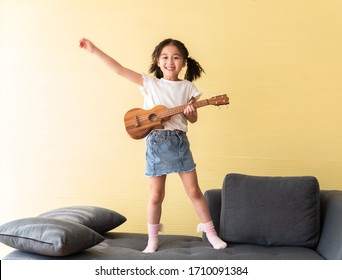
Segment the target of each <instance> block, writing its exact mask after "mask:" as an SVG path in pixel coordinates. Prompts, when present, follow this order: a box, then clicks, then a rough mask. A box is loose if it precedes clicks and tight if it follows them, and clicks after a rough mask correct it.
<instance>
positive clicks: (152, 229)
mask: <svg viewBox="0 0 342 280" xmlns="http://www.w3.org/2000/svg"><path fill="white" fill-rule="evenodd" d="M147 229H148V242H147V247H146V248H145V250H144V251H143V253H154V252H155V251H157V250H158V232H159V231H162V230H163V225H162V224H147Z"/></svg>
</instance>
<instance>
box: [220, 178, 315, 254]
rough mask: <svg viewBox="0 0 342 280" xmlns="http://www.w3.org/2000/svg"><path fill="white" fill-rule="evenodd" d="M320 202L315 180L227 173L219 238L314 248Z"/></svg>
mask: <svg viewBox="0 0 342 280" xmlns="http://www.w3.org/2000/svg"><path fill="white" fill-rule="evenodd" d="M319 201H320V200H319V184H318V181H317V179H316V178H314V177H310V176H303V177H263V176H249V175H242V174H228V175H227V176H226V177H225V180H224V183H223V189H222V207H221V218H220V236H221V238H223V239H224V240H225V241H227V242H231V243H250V244H258V245H293V246H304V247H311V248H314V247H316V246H317V244H318V240H319V234H320V205H319Z"/></svg>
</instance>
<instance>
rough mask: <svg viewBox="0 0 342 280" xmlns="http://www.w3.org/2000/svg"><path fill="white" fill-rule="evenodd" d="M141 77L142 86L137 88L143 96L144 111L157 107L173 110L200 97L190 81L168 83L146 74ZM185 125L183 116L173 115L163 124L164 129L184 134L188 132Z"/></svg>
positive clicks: (185, 120)
mask: <svg viewBox="0 0 342 280" xmlns="http://www.w3.org/2000/svg"><path fill="white" fill-rule="evenodd" d="M142 75H143V79H144V86H143V87H139V88H140V91H141V93H142V94H143V96H144V109H145V110H149V109H152V108H153V107H155V106H157V105H164V106H166V107H167V108H173V107H177V106H181V105H185V104H187V103H188V102H189V100H190V99H191V98H193V97H194V98H196V99H198V98H199V97H200V96H201V93H200V92H199V91H198V89H197V88H196V86H195V85H194V84H193V83H191V82H190V81H187V80H182V81H169V80H165V79H163V78H161V79H158V78H156V77H154V76H150V75H146V74H142ZM187 124H188V122H187V119H186V118H185V117H184V115H183V114H177V115H174V116H172V117H171V119H170V120H169V121H166V122H164V123H163V125H164V129H167V130H175V129H179V130H182V131H185V132H187V130H188V125H187Z"/></svg>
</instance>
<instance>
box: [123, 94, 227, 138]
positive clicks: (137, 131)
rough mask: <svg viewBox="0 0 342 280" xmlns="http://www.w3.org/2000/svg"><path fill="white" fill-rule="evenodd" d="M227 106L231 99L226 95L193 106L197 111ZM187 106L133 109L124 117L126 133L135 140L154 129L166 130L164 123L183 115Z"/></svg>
mask: <svg viewBox="0 0 342 280" xmlns="http://www.w3.org/2000/svg"><path fill="white" fill-rule="evenodd" d="M227 104H229V98H228V96H227V95H226V94H222V95H217V96H214V97H212V98H210V99H203V100H199V101H197V102H195V103H193V104H192V105H193V106H194V107H195V108H196V109H197V108H200V107H203V106H206V105H214V106H220V105H227ZM186 106H188V104H186V105H181V106H177V107H173V108H167V107H165V106H163V105H158V106H155V107H153V108H152V109H150V110H144V109H140V108H134V109H131V110H129V111H128V112H127V113H126V114H125V116H124V122H125V127H126V131H127V133H128V134H129V135H130V136H131V137H132V138H133V139H142V138H144V137H146V136H147V135H148V134H149V133H150V132H151V131H152V130H153V129H162V128H164V126H163V125H162V123H163V122H165V121H167V120H169V119H170V118H171V117H172V116H174V115H177V114H180V113H183V112H184V110H185V108H186Z"/></svg>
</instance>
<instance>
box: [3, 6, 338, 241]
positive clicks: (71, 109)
mask: <svg viewBox="0 0 342 280" xmlns="http://www.w3.org/2000/svg"><path fill="white" fill-rule="evenodd" d="M0 3H1V4H0V5H1V6H0V16H1V22H0V24H1V25H0V26H1V29H0V30H1V37H0V38H1V42H0V48H1V49H0V55H1V57H0V59H1V68H0V69H1V73H0V74H1V75H0V76H1V95H0V110H1V111H0V112H1V115H0V184H1V185H0V188H1V192H0V193H1V194H0V195H1V197H0V222H1V223H3V222H5V221H8V220H11V219H14V218H22V217H26V216H34V215H37V214H39V213H41V212H43V211H46V210H49V209H53V208H57V207H62V206H69V205H84V204H88V205H98V206H102V207H107V208H111V209H114V210H117V211H119V212H120V213H122V214H124V215H125V216H126V217H127V218H128V221H127V222H126V223H125V224H124V225H122V226H121V227H120V228H119V229H118V230H121V231H135V232H145V228H146V226H145V225H146V201H147V198H148V192H149V190H148V180H147V179H146V178H145V176H144V170H145V159H144V153H145V146H144V141H143V140H140V141H137V140H132V139H130V138H129V137H128V135H127V134H126V132H125V129H124V126H123V115H124V113H125V112H126V111H127V110H129V109H131V108H133V107H141V106H142V101H143V99H142V96H141V95H140V93H139V91H138V88H137V87H136V86H135V85H133V84H131V83H129V82H128V81H126V80H123V79H122V78H120V77H118V76H115V74H113V73H112V72H110V70H109V69H108V68H106V67H105V66H104V65H103V64H101V62H100V61H98V60H97V59H96V58H95V57H94V56H92V55H90V54H88V53H87V52H85V51H84V50H81V49H80V48H79V47H78V41H79V39H80V38H81V37H83V36H85V37H88V38H90V39H92V40H93V41H94V42H95V43H96V44H97V45H98V46H99V47H101V48H103V49H104V50H106V51H107V52H108V53H109V54H111V55H112V56H113V57H115V58H117V59H118V60H119V61H120V62H121V63H122V64H124V65H126V66H128V67H131V68H133V69H135V70H136V71H141V72H147V70H148V67H149V63H150V55H151V53H152V50H153V48H154V46H155V45H156V44H157V43H159V41H161V40H162V39H165V38H167V37H174V38H177V39H180V40H181V41H183V42H184V43H185V44H186V45H187V47H188V48H189V50H190V54H191V56H193V57H194V58H195V59H197V60H198V61H199V62H200V63H201V64H202V66H203V67H204V69H205V71H206V75H205V76H204V77H203V78H202V79H200V80H199V81H198V82H196V85H197V86H198V88H199V89H200V90H201V91H202V92H203V93H204V97H205V98H208V97H211V96H212V95H216V94H219V93H227V94H228V95H229V97H230V99H231V104H230V105H229V107H228V109H221V110H217V109H216V108H214V107H212V106H207V107H204V108H202V109H200V110H201V111H199V114H200V115H199V122H198V123H196V124H195V125H191V127H190V132H189V138H190V140H191V143H192V151H193V154H194V156H195V159H196V162H197V164H198V174H199V180H200V184H201V186H202V189H203V191H205V190H206V189H209V188H220V187H221V184H222V180H223V178H224V176H225V174H226V173H229V172H238V173H245V174H252V175H271V176H272V175H280V176H285V175H313V176H316V177H317V178H318V180H319V181H320V184H321V188H322V189H342V172H341V170H342V145H341V144H342V140H341V139H342V130H341V123H342V111H341V107H342V106H341V105H342V94H341V92H342V79H341V69H342V68H341V66H342V65H341V62H342V52H341V50H342V37H341V36H340V33H341V30H342V17H341V13H342V2H341V1H340V0H330V1H321V0H310V1H309V0H286V1H285V0H284V1H267V0H254V1H253V0H229V1H227V0H221V1H217V0H216V1H204V0H203V1H198V0H193V1H189V0H188V1H184V0H174V1H161V0H155V1H154V0H153V1H140V0H135V1H133V0H127V1H109V0H96V1H95V0H89V1H66V0H58V1H57V0H56V1H45V0H44V1H43V0H28V1H22V0H21V1H19V0H2V1H1V2H0ZM162 222H163V223H164V224H165V225H166V228H167V233H179V234H196V233H195V227H196V225H197V223H198V220H197V217H196V215H195V214H194V212H193V210H192V207H191V204H190V202H189V201H188V199H187V197H186V196H185V194H184V191H183V189H182V185H181V182H180V180H179V178H178V176H177V175H172V176H170V177H169V180H168V182H167V198H166V200H165V205H164V213H163V221H162ZM176 223H177V224H176Z"/></svg>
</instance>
